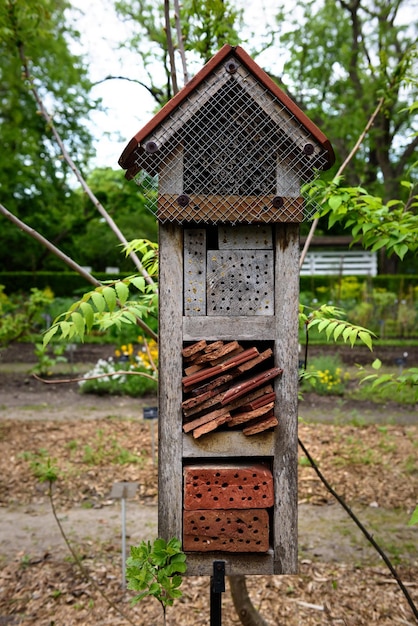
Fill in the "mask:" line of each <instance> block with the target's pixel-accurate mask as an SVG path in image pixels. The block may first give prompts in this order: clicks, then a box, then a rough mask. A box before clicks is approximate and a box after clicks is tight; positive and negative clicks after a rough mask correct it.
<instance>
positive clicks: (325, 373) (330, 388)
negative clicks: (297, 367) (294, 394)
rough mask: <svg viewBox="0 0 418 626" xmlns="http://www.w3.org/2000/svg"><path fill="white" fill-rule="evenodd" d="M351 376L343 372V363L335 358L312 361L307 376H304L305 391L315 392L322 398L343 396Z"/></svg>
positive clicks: (321, 357) (329, 357) (320, 358)
mask: <svg viewBox="0 0 418 626" xmlns="http://www.w3.org/2000/svg"><path fill="white" fill-rule="evenodd" d="M348 379H349V374H348V373H345V372H344V371H343V367H342V363H341V361H340V360H339V359H338V358H337V357H334V356H320V357H317V358H315V359H312V361H311V363H310V365H309V367H308V371H307V375H304V376H303V379H302V385H303V387H302V388H303V390H305V391H315V393H318V394H319V395H321V396H325V395H331V396H341V395H343V393H344V391H345V388H346V384H347V381H348Z"/></svg>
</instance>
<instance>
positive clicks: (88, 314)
mask: <svg viewBox="0 0 418 626" xmlns="http://www.w3.org/2000/svg"><path fill="white" fill-rule="evenodd" d="M80 309H81V311H82V313H83V315H84V319H85V322H86V328H87V332H89V331H90V330H91V328H92V326H93V324H94V311H93V307H92V306H91V304H88V303H87V302H82V303H81V304H80Z"/></svg>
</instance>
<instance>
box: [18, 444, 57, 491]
mask: <svg viewBox="0 0 418 626" xmlns="http://www.w3.org/2000/svg"><path fill="white" fill-rule="evenodd" d="M22 456H23V459H24V460H25V461H27V462H29V465H30V468H31V470H32V472H33V475H34V476H35V477H36V478H37V479H38V480H39V481H40V482H41V483H44V482H48V483H50V484H51V483H54V482H56V481H57V480H58V476H59V471H58V467H57V465H56V460H55V459H51V457H50V456H49V455H48V453H47V452H46V450H44V449H42V448H41V449H40V450H38V451H37V452H35V453H33V452H24V453H23V454H22Z"/></svg>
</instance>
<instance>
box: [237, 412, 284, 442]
mask: <svg viewBox="0 0 418 626" xmlns="http://www.w3.org/2000/svg"><path fill="white" fill-rule="evenodd" d="M278 423H279V422H278V419H277V418H276V417H275V416H274V415H273V414H271V415H270V416H268V417H266V418H264V419H263V420H261V421H258V422H257V423H256V424H251V425H250V426H247V427H246V428H244V429H243V431H242V432H243V433H244V435H247V437H248V436H250V435H257V434H258V433H262V432H264V431H265V430H268V429H269V428H274V427H275V426H277V425H278Z"/></svg>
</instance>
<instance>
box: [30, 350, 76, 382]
mask: <svg viewBox="0 0 418 626" xmlns="http://www.w3.org/2000/svg"><path fill="white" fill-rule="evenodd" d="M64 352H65V344H57V345H54V346H53V348H52V354H51V351H49V352H48V348H47V346H44V345H43V344H42V343H36V344H35V356H36V358H37V359H38V362H37V364H36V365H35V367H33V368H32V369H31V372H33V373H34V374H39V376H50V375H51V374H52V370H53V367H54V366H55V365H57V363H67V357H65V356H64Z"/></svg>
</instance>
